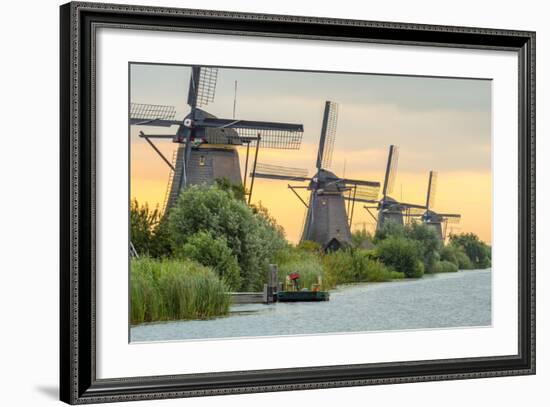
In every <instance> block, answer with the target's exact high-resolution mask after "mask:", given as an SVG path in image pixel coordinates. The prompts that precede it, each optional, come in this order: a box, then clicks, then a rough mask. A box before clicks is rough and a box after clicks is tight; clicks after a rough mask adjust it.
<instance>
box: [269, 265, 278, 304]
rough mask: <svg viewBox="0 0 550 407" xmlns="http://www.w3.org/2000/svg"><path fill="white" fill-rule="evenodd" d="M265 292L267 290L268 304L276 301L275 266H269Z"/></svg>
mask: <svg viewBox="0 0 550 407" xmlns="http://www.w3.org/2000/svg"><path fill="white" fill-rule="evenodd" d="M267 290H268V293H267V295H268V297H269V302H275V301H276V296H275V294H276V292H277V265H276V264H270V265H269V270H268V274H267Z"/></svg>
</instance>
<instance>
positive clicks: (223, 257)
mask: <svg viewBox="0 0 550 407" xmlns="http://www.w3.org/2000/svg"><path fill="white" fill-rule="evenodd" d="M177 255H178V256H179V257H184V258H188V259H191V260H194V261H196V262H197V263H200V264H202V265H203V266H208V267H211V268H212V269H213V270H214V271H215V272H216V273H217V274H218V276H219V277H220V278H221V280H222V281H223V282H224V283H225V285H226V286H227V287H228V288H229V289H230V290H237V289H238V288H239V287H240V279H241V277H240V269H239V263H238V262H237V259H236V258H235V256H234V255H233V253H231V249H229V247H228V246H227V240H226V239H225V237H223V236H220V237H214V236H212V235H211V234H210V232H206V231H200V232H197V233H195V234H194V235H192V236H191V237H189V239H188V240H187V243H185V244H184V245H183V246H181V248H180V249H179V250H178V252H177Z"/></svg>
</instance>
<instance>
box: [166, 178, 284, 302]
mask: <svg viewBox="0 0 550 407" xmlns="http://www.w3.org/2000/svg"><path fill="white" fill-rule="evenodd" d="M168 223H169V229H170V233H171V235H172V238H173V242H174V248H175V250H176V251H177V250H179V249H180V248H181V247H182V246H183V245H185V244H186V243H187V242H188V240H189V239H190V237H191V236H193V235H194V234H195V233H197V232H200V231H206V232H209V233H210V234H211V235H212V236H216V237H223V238H225V240H226V242H227V247H228V248H229V249H230V250H231V253H232V254H233V256H235V257H236V259H237V262H238V263H239V268H240V271H241V275H240V277H241V278H240V281H241V286H240V288H239V289H240V290H244V291H259V290H261V289H262V288H263V284H264V283H265V281H266V275H267V274H266V273H267V267H268V264H269V263H271V262H273V261H272V260H273V256H274V253H276V252H277V251H279V250H280V249H282V248H283V247H285V245H286V242H285V240H284V236H283V233H282V229H281V228H280V227H279V226H278V225H277V224H276V223H275V221H274V219H273V218H271V217H270V216H269V215H268V214H267V211H266V210H265V208H263V207H261V205H258V206H255V207H252V208H251V207H248V206H247V205H246V204H245V203H244V202H243V201H242V200H240V199H237V198H235V196H234V194H233V192H232V191H226V190H223V189H221V188H220V187H218V186H206V185H192V186H190V187H188V188H186V189H185V190H184V191H183V192H182V193H181V194H180V196H179V199H178V201H177V203H176V205H175V206H174V207H173V208H172V209H171V210H170V214H169V221H168Z"/></svg>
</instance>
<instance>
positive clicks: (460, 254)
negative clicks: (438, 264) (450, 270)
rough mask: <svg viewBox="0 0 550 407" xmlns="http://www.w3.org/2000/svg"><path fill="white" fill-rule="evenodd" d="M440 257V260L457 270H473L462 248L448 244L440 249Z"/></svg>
mask: <svg viewBox="0 0 550 407" xmlns="http://www.w3.org/2000/svg"><path fill="white" fill-rule="evenodd" d="M440 256H441V260H446V261H450V262H451V263H454V264H456V265H457V266H458V269H459V270H471V269H473V268H474V265H473V264H472V261H471V260H470V258H469V257H468V256H467V255H466V253H465V252H464V249H462V247H459V246H454V245H451V244H448V245H446V246H445V247H443V248H442V249H441V252H440Z"/></svg>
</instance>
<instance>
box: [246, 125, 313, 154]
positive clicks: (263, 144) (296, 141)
mask: <svg viewBox="0 0 550 407" xmlns="http://www.w3.org/2000/svg"><path fill="white" fill-rule="evenodd" d="M236 130H237V132H238V133H239V136H241V138H242V139H243V141H249V142H250V143H251V144H252V145H253V146H255V145H256V144H257V142H258V134H259V135H260V148H272V149H280V150H299V149H300V146H301V145H302V136H303V131H302V130H296V131H293V130H274V129H264V130H260V129H250V128H246V129H241V128H236Z"/></svg>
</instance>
